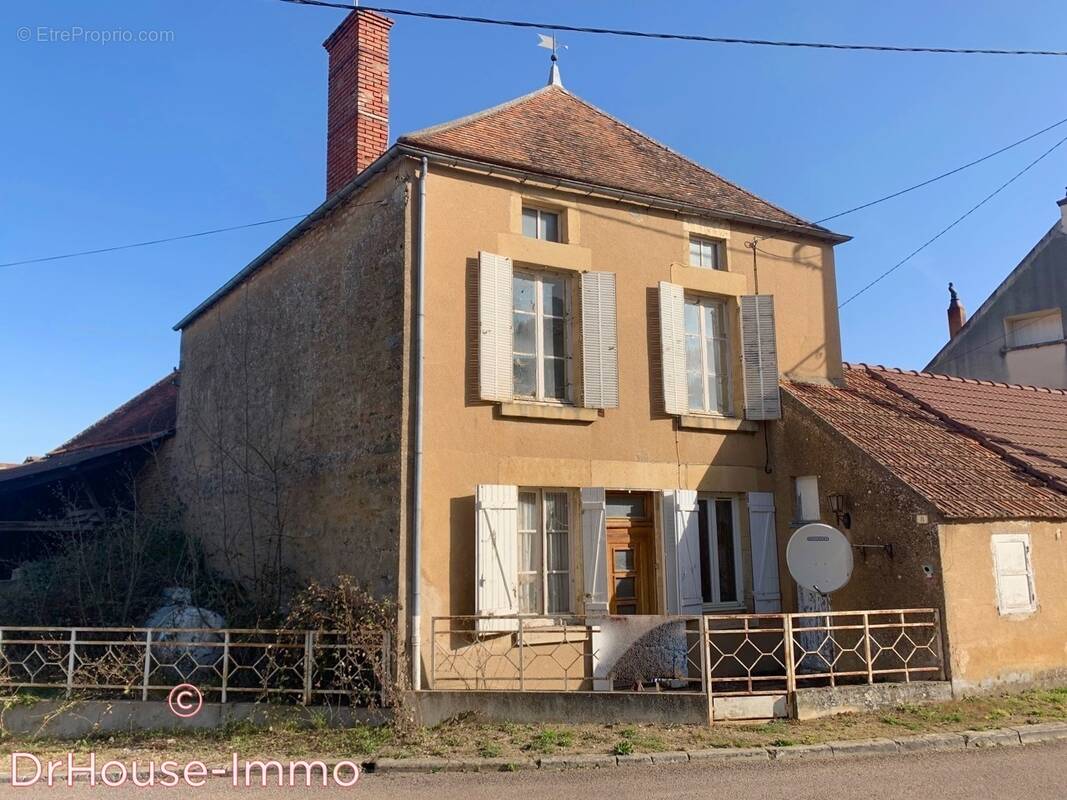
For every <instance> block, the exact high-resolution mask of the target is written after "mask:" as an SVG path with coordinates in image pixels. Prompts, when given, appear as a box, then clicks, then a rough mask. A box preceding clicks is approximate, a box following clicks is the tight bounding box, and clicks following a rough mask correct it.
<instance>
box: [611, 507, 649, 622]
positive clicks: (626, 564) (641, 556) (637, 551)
mask: <svg viewBox="0 0 1067 800" xmlns="http://www.w3.org/2000/svg"><path fill="white" fill-rule="evenodd" d="M652 530H653V529H652V527H651V526H635V525H626V526H618V527H613V526H612V524H611V523H610V522H609V523H608V568H609V571H610V576H611V583H610V586H609V591H610V594H611V599H610V608H611V613H612V614H652V613H653V612H654V606H653V599H652V564H653V562H652V542H653V535H652Z"/></svg>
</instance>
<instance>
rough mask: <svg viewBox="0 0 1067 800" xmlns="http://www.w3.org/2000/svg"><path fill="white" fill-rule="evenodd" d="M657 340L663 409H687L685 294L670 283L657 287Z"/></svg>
mask: <svg viewBox="0 0 1067 800" xmlns="http://www.w3.org/2000/svg"><path fill="white" fill-rule="evenodd" d="M659 341H660V348H661V363H662V371H663V409H664V411H666V412H667V413H668V414H684V413H686V411H688V410H689V399H688V393H687V391H686V382H685V291H684V290H683V289H682V287H681V286H678V285H677V284H674V283H667V282H666V281H661V282H660V285H659Z"/></svg>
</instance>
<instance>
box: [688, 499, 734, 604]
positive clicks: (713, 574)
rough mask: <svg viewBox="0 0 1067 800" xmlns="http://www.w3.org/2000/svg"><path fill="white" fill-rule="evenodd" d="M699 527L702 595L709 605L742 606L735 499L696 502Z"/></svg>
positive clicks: (700, 500) (699, 500)
mask: <svg viewBox="0 0 1067 800" xmlns="http://www.w3.org/2000/svg"><path fill="white" fill-rule="evenodd" d="M697 519H698V522H699V526H700V593H701V596H702V599H703V601H704V603H705V604H707V605H721V604H727V603H740V602H741V599H742V591H741V532H740V530H739V529H738V527H739V526H738V522H737V501H736V499H734V498H732V497H703V496H701V497H700V498H698V500H697Z"/></svg>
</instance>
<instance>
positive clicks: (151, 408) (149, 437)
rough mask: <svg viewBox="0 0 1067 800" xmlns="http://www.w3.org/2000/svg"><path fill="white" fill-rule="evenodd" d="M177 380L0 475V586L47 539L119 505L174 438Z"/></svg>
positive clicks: (82, 527)
mask: <svg viewBox="0 0 1067 800" xmlns="http://www.w3.org/2000/svg"><path fill="white" fill-rule="evenodd" d="M177 397H178V376H177V373H175V374H172V375H168V376H167V377H166V378H164V379H163V380H161V381H159V382H157V383H155V384H153V385H152V386H150V387H149V388H148V389H146V390H145V391H143V392H141V394H139V395H137V396H136V397H134V398H133V399H132V400H130V401H128V402H126V403H124V404H123V405H121V406H120V407H119V408H117V409H115V410H114V411H112V412H111V413H110V414H108V415H107V416H106V417H104V418H103V419H101V420H99V421H98V422H96V423H94V424H93V425H91V426H90V427H88V428H86V429H85V430H84V431H82V432H81V433H79V434H78V435H77V436H75V437H74V438H73V439H71V440H70V441H68V442H66V443H65V444H62V445H60V446H59V447H57V448H56V449H55V450H52V451H51V452H49V453H48V455H46V456H44V457H41V458H35V459H31V460H28V461H27V462H26V463H24V464H19V465H13V466H7V467H6V468H4V469H2V470H0V581H4V580H10V579H11V576H12V572H13V571H14V570H15V569H16V568H17V567H18V566H19V564H21V563H24V562H26V561H29V560H32V559H33V558H36V557H38V556H40V555H42V554H43V553H44V552H45V550H46V548H47V546H48V543H49V541H50V540H51V537H54V536H63V535H65V534H69V533H71V532H73V531H86V530H89V529H90V528H91V527H92V526H93V525H95V524H97V523H99V522H102V521H103V520H105V519H106V517H107V515H108V513H109V510H110V509H112V508H113V507H114V506H115V504H117V503H119V504H121V503H123V502H125V501H126V500H127V499H128V498H129V497H130V493H131V491H132V489H133V487H134V484H135V483H136V482H137V481H141V480H143V479H144V477H145V472H144V467H145V464H146V462H147V461H148V459H149V458H151V457H153V455H154V454H156V453H157V452H158V450H159V447H160V446H161V445H162V444H163V442H165V441H166V440H167V439H168V438H169V437H170V436H172V435H173V434H174V424H175V418H176V415H177V409H176V404H177Z"/></svg>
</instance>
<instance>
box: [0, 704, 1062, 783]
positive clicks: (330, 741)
mask: <svg viewBox="0 0 1067 800" xmlns="http://www.w3.org/2000/svg"><path fill="white" fill-rule="evenodd" d="M1052 721H1067V688H1062V689H1046V690H1032V691H1026V692H1021V693H1015V694H1000V695H991V696H985V697H979V698H967V699H963V700H955V701H952V702H948V703H939V704H933V705H921V706H920V705H901V706H898V707H896V708H892V709H883V710H881V711H877V712H871V713H862V714H845V715H841V716H837V717H828V718H824V719H819V720H811V721H807V722H794V721H784V720H783V721H776V722H768V723H764V724H720V725H716V726H714V727H706V726H700V725H641V724H627V725H593V724H586V725H522V724H516V723H503V724H495V723H486V722H480V721H478V720H477V719H473V718H463V719H456V720H452V721H450V722H446V723H444V724H441V725H437V726H435V727H432V728H417V729H415V730H413V731H411V732H407V733H403V734H401V733H397V732H394V731H393V730H392V729H390V728H387V727H372V726H367V725H357V726H355V727H352V728H345V729H333V728H327V727H323V726H318V725H312V726H310V727H309V726H307V725H304V726H297V725H295V724H286V723H282V724H274V725H270V726H267V727H257V726H253V725H251V724H237V725H228V726H225V727H222V728H219V729H216V730H210V731H190V732H187V733H174V732H165V733H164V732H153V731H140V732H132V733H124V734H108V735H103V736H91V737H87V738H85V739H80V740H77V741H58V740H54V739H47V738H23V737H14V736H4V735H3V734H0V750H6V751H14V750H21V751H25V752H31V753H34V754H35V755H37V756H38V757H39V758H52V759H58V758H61V757H65V756H66V754H67V753H68V752H74V753H87V752H89V751H93V752H95V753H96V756H97V760H98V761H100V760H104V761H107V760H110V759H112V758H116V759H119V760H122V761H125V762H129V761H132V760H137V759H154V760H156V761H157V762H158V761H160V760H163V758H164V757H165V758H172V759H175V760H179V761H186V760H192V759H197V760H200V761H203V762H205V763H206V764H208V765H209V766H210V765H213V764H225V763H228V762H229V759H230V755H231V754H232V753H237V754H238V755H239V756H240V757H242V758H252V757H255V758H276V759H297V758H309V757H314V758H320V759H342V758H346V759H362V760H369V759H372V758H375V757H390V758H410V757H419V756H428V757H435V758H478V757H485V758H514V759H515V760H516V761H518V760H523V759H530V758H536V757H538V756H541V755H558V754H564V753H607V754H616V755H627V754H630V753H654V752H659V751H664V750H700V749H707V748H715V747H760V746H788V745H793V744H819V743H821V742H826V741H833V740H841V739H868V738H876V737H899V736H901V735H909V734H920V733H945V732H951V731H961V730H982V729H987V728H1002V727H1010V726H1017V725H1027V724H1033V723H1039V722H1052Z"/></svg>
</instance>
